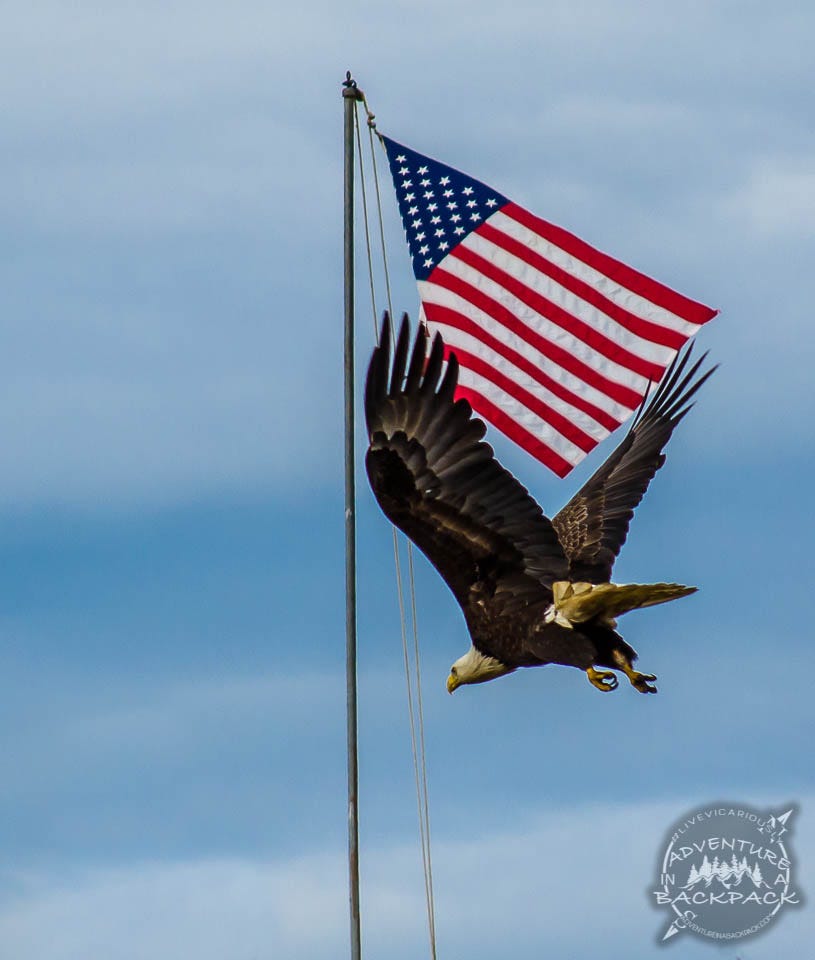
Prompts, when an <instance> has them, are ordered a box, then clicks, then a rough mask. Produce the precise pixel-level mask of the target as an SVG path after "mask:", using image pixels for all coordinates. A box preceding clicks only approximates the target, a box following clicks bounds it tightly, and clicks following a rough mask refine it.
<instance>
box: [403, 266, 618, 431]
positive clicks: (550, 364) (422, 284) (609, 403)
mask: <svg viewBox="0 0 815 960" xmlns="http://www.w3.org/2000/svg"><path fill="white" fill-rule="evenodd" d="M446 267H447V263H446V262H445V264H444V268H445V269H446ZM418 286H419V296H420V298H421V302H422V303H423V304H424V303H432V304H436V305H437V306H440V307H447V308H448V309H450V310H454V311H455V312H456V313H459V314H462V315H463V316H465V317H467V318H468V319H469V320H471V321H472V322H473V323H474V324H475V325H476V326H478V327H480V328H481V329H482V330H484V332H485V333H488V334H489V335H490V336H491V337H494V338H495V339H496V340H499V341H500V342H501V343H503V344H504V345H505V346H507V347H509V348H510V349H511V350H512V351H514V352H515V353H518V354H520V355H521V356H522V357H523V358H524V359H525V360H528V361H529V362H530V363H531V364H533V365H534V366H535V367H539V368H540V369H541V370H545V371H546V373H547V374H548V376H550V377H551V378H552V379H553V380H556V381H557V382H558V383H559V384H561V385H562V386H563V387H564V388H565V389H566V390H568V391H569V392H570V393H573V394H575V395H576V396H579V397H582V398H583V399H584V400H586V401H588V402H589V403H591V404H594V406H595V407H599V408H600V409H601V410H604V411H605V412H606V413H608V414H609V416H611V417H613V418H614V419H615V420H616V421H617V422H618V423H623V422H624V421H625V420H627V419H628V417H629V416H630V415H631V411H632V409H633V408H631V407H625V406H623V405H622V404H621V403H617V401H615V400H612V399H611V397H607V396H606V394H604V393H603V392H602V391H601V390H598V389H597V388H596V387H593V386H592V385H591V384H589V383H586V381H585V380H582V379H581V378H580V377H578V376H575V375H574V374H573V373H570V372H569V371H568V370H564V369H563V367H561V366H559V365H558V364H557V363H555V361H554V360H551V359H550V358H549V357H546V356H544V355H543V354H542V353H541V352H540V351H539V350H537V349H536V348H535V347H533V346H532V344H530V343H528V342H527V341H526V340H524V339H522V338H521V337H519V336H518V335H517V334H516V333H514V332H513V331H512V330H508V329H507V328H506V327H505V326H504V325H503V324H502V323H499V322H498V321H497V320H495V319H494V318H493V317H491V316H490V315H489V314H488V313H485V312H484V311H483V310H480V309H479V308H478V307H476V306H474V305H473V304H472V303H470V301H469V300H465V299H464V297H462V296H460V295H459V294H457V293H454V292H453V291H452V290H448V289H447V288H446V287H440V286H438V284H435V283H430V282H429V281H427V280H420V281H419V283H418ZM422 315H423V314H422ZM447 329H450V328H449V327H448V328H447ZM445 339H447V338H446V337H445Z"/></svg>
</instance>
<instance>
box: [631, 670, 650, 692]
mask: <svg viewBox="0 0 815 960" xmlns="http://www.w3.org/2000/svg"><path fill="white" fill-rule="evenodd" d="M628 679H629V680H630V681H631V686H632V687H634V688H635V689H636V690H639V692H640V693H656V692H657V688H656V687H655V686H654V685H653V684H651V683H649V682H648V681H649V680H656V677H655V676H654V675H653V673H637V671H636V670H632V671H631V673H629V675H628Z"/></svg>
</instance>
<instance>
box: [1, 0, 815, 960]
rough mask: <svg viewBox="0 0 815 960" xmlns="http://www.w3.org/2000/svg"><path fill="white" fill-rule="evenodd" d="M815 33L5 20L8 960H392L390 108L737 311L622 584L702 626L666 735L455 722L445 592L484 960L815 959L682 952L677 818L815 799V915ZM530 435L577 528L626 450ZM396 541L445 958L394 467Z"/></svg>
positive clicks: (415, 887)
mask: <svg viewBox="0 0 815 960" xmlns="http://www.w3.org/2000/svg"><path fill="white" fill-rule="evenodd" d="M814 31H815V11H813V8H812V5H811V4H809V3H805V2H802V0H798V2H784V0H782V2H780V3H777V4H774V5H772V6H771V5H768V4H766V3H755V2H751V0H741V2H738V3H736V2H732V0H707V2H701V0H699V2H694V0H691V2H688V3H684V4H681V5H677V4H675V3H668V2H664V0H655V2H652V3H649V4H647V5H646V4H642V3H635V2H632V0H617V2H613V3H612V2H610V0H608V2H607V0H571V2H565V0H564V2H543V3H541V2H536V3H528V2H519V3H516V4H512V5H510V6H508V7H506V8H503V9H501V10H499V9H498V7H496V6H495V5H494V4H487V3H484V2H483V0H468V2H467V3H466V4H465V3H463V2H459V0H453V2H449V3H446V4H438V3H436V4H432V5H431V4H430V3H426V2H421V0H417V2H414V3H411V4H409V5H408V4H404V3H401V2H394V3H391V4H375V3H370V2H368V3H356V4H344V5H340V4H328V3H323V2H314V0H306V2H304V3H301V4H296V5H289V6H287V8H286V10H285V12H282V11H281V10H280V8H279V7H276V6H275V5H272V4H263V3H259V2H250V0H237V2H235V3H232V4H230V5H224V4H219V3H213V2H211V0H200V2H197V3H191V2H188V0H178V2H169V3H167V2H161V3H158V2H155V0H141V2H140V3H138V4H136V3H126V2H113V3H107V4H95V3H90V2H86V3H83V4H75V5H69V4H64V3H56V2H48V0H41V2H39V3H37V4H29V5H24V4H19V3H17V4H15V3H12V4H11V5H10V6H8V8H7V9H5V10H4V15H3V30H2V33H1V34H0V90H2V94H0V437H2V440H3V445H4V449H5V457H4V458H3V467H2V469H0V558H1V559H2V570H3V574H4V575H3V588H2V591H1V592H0V744H1V745H0V764H2V777H0V783H1V784H2V787H1V788H0V824H2V828H0V851H2V857H0V956H3V957H9V958H14V960H17V958H21V960H79V958H82V960H84V958H88V957H105V958H106V960H142V958H145V960H146V958H150V960H174V958H177V957H179V956H194V957H196V958H197V960H216V958H218V960H220V958H225V957H229V958H230V960H267V958H270V960H271V958H281V957H297V958H302V960H328V958H336V957H341V956H345V955H347V950H348V947H347V943H348V921H347V892H346V867H345V846H346V801H345V689H344V657H345V652H344V642H345V638H344V596H343V587H344V574H343V488H342V477H343V468H342V370H341V342H342V247H341V241H342V235H341V233H342V222H341V215H342V103H341V97H340V89H341V81H342V79H343V78H344V76H345V71H346V69H351V70H352V71H353V72H354V75H355V77H356V78H357V80H358V82H359V85H360V86H361V87H362V88H363V89H364V90H365V92H366V94H367V96H368V99H369V102H370V104H371V107H372V109H373V110H374V112H375V113H376V116H377V122H378V124H379V127H380V129H381V130H382V131H383V132H384V133H387V134H388V135H389V136H392V137H393V138H394V139H396V140H398V141H400V142H404V143H406V144H409V145H410V146H412V147H413V148H415V149H416V150H418V151H420V152H423V153H426V154H428V155H431V156H434V157H437V158H438V159H440V160H442V161H443V162H445V163H448V164H450V165H452V166H454V167H457V168H458V169H462V170H464V171H466V172H467V173H469V174H471V175H472V176H474V177H476V178H477V179H479V180H482V181H484V182H486V183H489V184H491V185H492V186H494V187H495V188H496V189H497V190H500V191H501V192H502V193H503V194H505V195H507V196H509V197H511V198H512V199H513V200H515V201H517V202H518V203H521V204H522V205H523V206H525V207H527V209H530V210H532V211H534V212H535V213H537V214H539V215H540V216H542V217H544V218H546V219H548V220H551V221H553V222H555V223H558V224H561V225H562V226H565V227H566V228H568V229H570V230H572V231H573V232H575V233H577V234H578V235H580V236H582V237H583V238H585V239H586V240H588V241H589V242H591V243H593V244H595V245H596V246H598V247H600V248H601V249H603V250H606V251H608V252H610V253H612V254H614V255H615V256H617V257H619V258H620V259H622V260H625V261H626V262H628V263H631V264H632V265H633V266H635V267H637V268H638V269H640V270H642V271H644V272H646V273H649V274H651V275H653V276H655V277H657V278H658V279H660V280H662V281H663V282H665V283H667V284H669V285H671V286H673V287H676V288H677V289H679V290H681V291H682V292H683V293H685V294H686V295H688V296H691V297H693V298H694V299H697V300H701V301H703V302H705V303H708V304H710V305H712V306H714V307H716V308H718V309H719V310H720V311H721V312H720V315H719V316H718V317H717V318H716V319H715V320H714V321H713V322H712V323H710V324H709V325H708V326H707V327H706V328H705V329H704V330H703V331H702V332H701V333H700V334H699V336H698V338H697V339H698V341H699V344H700V346H702V347H703V348H704V349H709V350H710V356H711V360H712V361H715V362H718V363H720V364H721V368H720V370H719V372H718V373H717V374H716V375H715V377H714V378H713V379H712V380H711V381H710V382H709V383H708V384H707V385H706V386H705V388H704V390H703V393H702V394H701V395H700V397H699V401H698V404H697V406H696V407H695V409H694V410H693V412H692V413H691V414H690V415H689V416H688V418H687V419H686V420H685V421H684V422H683V424H682V426H681V428H680V430H679V431H678V432H677V434H676V435H675V436H674V438H673V439H672V441H671V444H670V448H669V458H668V463H667V465H666V467H665V468H664V469H663V470H662V471H661V472H660V474H659V475H658V477H657V479H656V480H655V482H654V484H653V485H652V487H651V489H650V490H649V493H648V494H647V496H646V498H645V500H644V502H643V504H642V505H641V507H640V508H639V510H638V512H637V516H636V518H635V521H634V523H633V525H632V529H631V536H630V538H629V542H628V543H627V544H626V546H625V548H624V550H623V553H622V555H621V557H620V560H619V562H618V564H617V566H616V568H615V576H616V579H617V580H619V581H623V582H625V581H636V580H640V581H642V580H674V581H678V582H684V583H693V584H697V585H698V586H699V587H700V590H699V593H698V594H696V595H694V596H693V597H691V598H689V599H687V600H683V601H682V602H681V603H676V604H673V605H671V607H665V608H656V609H653V610H647V611H641V612H638V613H634V614H632V615H631V616H630V617H629V618H626V620H625V621H624V622H623V624H622V626H623V627H624V631H623V632H624V635H625V636H626V638H627V639H628V641H629V642H630V643H632V645H633V646H634V647H635V648H636V649H637V650H638V651H639V653H640V658H641V659H640V663H641V665H642V668H643V669H644V670H647V671H648V672H653V673H655V674H657V675H658V676H659V680H660V682H659V688H660V692H659V695H658V696H656V697H642V696H640V695H638V694H636V692H635V691H634V690H632V689H631V688H629V687H628V686H627V685H626V687H625V688H623V686H622V685H621V686H620V689H618V690H617V691H616V693H614V694H611V695H609V696H602V695H600V694H599V693H597V692H596V691H595V690H593V689H592V687H591V686H590V685H589V684H588V683H587V682H586V679H585V677H584V676H583V675H582V674H581V673H579V672H578V671H576V670H568V669H566V668H560V667H550V668H545V669H542V670H529V671H522V672H520V673H518V674H515V675H512V676H510V677H507V678H503V679H501V680H499V681H496V682H494V683H490V684H486V685H483V686H480V687H474V688H471V689H467V688H464V689H461V690H459V691H458V692H457V693H456V694H455V696H454V697H449V696H448V694H447V692H446V690H445V687H444V681H445V678H446V675H447V670H448V668H449V665H450V663H451V662H452V661H453V660H454V659H456V658H457V657H458V656H459V655H460V654H461V653H463V652H464V650H465V649H466V647H467V643H468V639H467V635H466V630H465V627H464V623H463V620H462V617H461V614H460V612H459V610H458V608H457V607H456V605H455V603H454V601H453V599H452V597H451V595H450V594H449V593H448V592H447V590H446V587H445V586H444V584H443V583H441V581H440V580H439V578H438V576H437V575H436V574H435V572H434V571H433V570H432V569H431V568H430V567H429V565H428V564H427V563H425V562H424V560H423V559H422V558H419V559H417V591H418V609H419V629H420V636H421V643H422V657H423V676H424V709H425V722H426V737H427V753H428V776H429V786H430V809H431V818H432V837H433V866H434V878H435V886H436V899H437V908H436V909H437V932H438V941H439V954H438V955H439V957H440V958H445V957H448V958H452V957H461V956H467V957H469V958H471V960H488V958H490V960H491V958H494V957H495V956H498V955H502V954H504V953H505V952H508V951H509V949H511V951H512V955H513V956H514V957H516V958H518V960H532V958H536V960H537V958H539V957H542V956H546V955H551V956H558V957H564V958H569V960H584V958H585V960H588V958H592V960H596V958H597V957H599V956H602V957H603V958H604V960H622V958H626V960H646V958H655V957H659V956H666V957H670V956H674V957H677V956H680V955H681V956H682V958H683V960H685V958H687V960H704V958H713V960H736V958H737V957H738V958H740V960H769V958H774V957H777V956H795V955H797V956H803V955H806V952H807V948H808V945H809V944H811V942H812V940H813V937H815V921H813V913H812V909H811V907H809V906H807V905H806V904H805V905H804V906H803V907H798V908H796V909H792V908H789V909H787V910H786V911H785V912H783V913H782V914H781V916H780V917H779V919H778V922H777V924H775V925H774V926H773V927H772V928H771V929H770V930H769V931H768V932H766V933H764V934H762V935H761V936H758V937H754V938H752V939H748V940H745V941H743V942H742V943H739V944H737V945H735V946H733V947H728V946H725V947H719V946H718V945H715V944H712V943H709V942H707V941H700V940H695V939H694V940H692V939H688V938H687V937H685V936H683V937H677V938H675V939H674V940H673V941H671V942H670V943H669V944H667V945H665V946H659V945H658V943H657V941H658V938H659V936H661V933H662V931H663V930H664V929H665V927H666V925H667V924H666V915H665V913H664V912H657V911H656V909H655V908H654V907H653V906H652V904H651V902H650V900H649V894H648V891H649V890H650V889H651V888H652V886H653V883H654V880H655V878H656V864H657V861H658V859H659V856H660V852H661V846H662V845H663V844H664V841H665V835H666V831H667V830H668V828H669V826H670V825H671V823H673V822H674V821H675V820H677V819H679V818H680V817H681V816H682V815H683V814H684V813H685V812H687V811H688V810H690V809H692V808H694V807H697V806H700V805H702V804H705V803H713V802H715V801H719V800H730V801H733V802H741V803H745V804H749V805H752V806H756V807H761V808H772V809H780V808H781V807H784V806H785V805H786V806H789V805H792V804H795V805H796V807H797V811H798V812H797V813H796V816H795V818H794V823H793V832H792V841H791V846H792V849H793V852H794V854H795V856H796V862H797V865H798V875H799V878H800V882H799V884H798V886H799V887H800V889H801V890H802V891H803V893H804V895H805V897H806V895H809V896H810V897H811V896H814V895H815V881H813V880H812V877H813V876H814V875H815V874H813V867H815V777H813V767H812V762H811V759H810V758H811V737H812V734H811V731H812V693H811V678H810V677H809V666H810V648H811V642H812V637H811V627H810V622H811V617H810V616H809V610H808V604H809V599H810V595H811V585H810V582H809V581H810V567H811V556H810V555H811V547H810V544H811V542H812V538H813V533H815V530H813V518H812V513H811V508H810V506H809V504H810V494H811V489H810V484H811V481H810V470H811V468H812V462H813V453H815V437H814V436H813V426H812V419H811V417H812V411H813V399H815V397H813V386H812V373H811V371H812V368H813V360H815V356H813V354H814V353H815V350H814V348H815V336H813V333H812V328H811V320H812V318H811V313H810V306H809V303H810V300H811V292H810V274H811V265H812V263H813V255H814V254H815V159H813V156H814V154H813V147H815V132H814V131H813V127H812V122H811V91H812V89H813V85H814V84H815V63H813V60H812V53H811V37H812V36H813V32H814ZM384 169H385V167H384V164H382V165H381V166H380V170H381V171H384ZM382 198H383V205H384V212H385V233H386V238H387V244H388V250H389V258H390V264H391V278H392V284H393V300H394V307H395V309H397V310H400V311H401V310H402V309H406V310H408V311H409V312H411V313H412V314H413V315H415V313H416V308H417V295H416V290H415V285H414V283H413V279H412V275H411V271H410V264H409V258H408V253H407V249H406V246H405V244H404V242H403V238H402V234H401V226H400V224H399V219H398V213H397V209H396V201H395V197H394V196H393V194H392V193H391V192H389V187H388V184H386V183H385V184H383V197H382ZM358 236H359V232H358ZM358 253H359V256H360V261H359V262H360V274H359V289H358V301H357V306H358V309H357V324H358V325H357V341H356V344H357V372H358V376H359V377H360V378H361V377H362V375H363V373H364V369H365V365H366V363H367V358H368V355H369V353H370V349H371V346H372V343H373V316H372V311H371V306H370V303H369V301H368V298H367V290H366V287H365V275H364V272H362V269H361V265H362V260H361V257H362V254H363V249H362V247H361V245H360V246H359V250H358ZM377 281H378V283H377V296H378V304H377V309H379V308H381V306H382V305H383V302H384V301H383V299H382V284H381V282H380V281H381V278H380V277H379V276H378V277H377ZM358 401H359V398H358ZM357 410H358V412H359V411H360V404H359V402H358V403H357ZM490 440H491V442H493V444H494V446H495V449H496V453H497V455H498V456H499V457H500V459H501V461H502V462H503V463H504V464H505V465H506V466H507V467H508V468H509V469H511V470H512V471H513V472H514V473H515V474H516V475H517V476H518V477H519V478H520V479H521V480H522V482H523V483H524V484H525V485H526V486H527V487H528V488H529V489H530V490H531V492H532V493H533V494H534V495H535V496H536V497H537V498H538V499H539V501H540V502H541V504H542V505H543V507H544V509H545V510H546V511H547V512H549V513H550V514H551V513H553V512H555V511H556V510H557V509H558V508H559V507H560V505H561V504H563V503H565V502H566V500H567V499H568V498H569V497H570V496H571V494H572V493H573V492H574V491H575V490H576V489H577V487H578V486H579V484H580V483H581V482H582V480H584V479H585V478H586V477H587V476H588V475H589V474H590V472H591V471H593V470H594V469H595V468H596V467H597V465H598V464H599V463H600V462H601V461H602V458H603V457H604V456H605V455H606V454H607V453H608V452H609V451H610V450H611V449H612V448H613V446H614V444H615V443H616V442H617V437H613V438H611V439H610V440H609V441H607V442H606V443H605V444H604V445H603V446H602V447H601V448H600V449H598V450H596V451H595V452H594V453H593V455H591V456H590V457H589V458H588V459H587V461H586V462H585V463H584V464H582V465H581V466H580V467H579V468H578V469H577V470H575V471H574V473H573V475H572V476H571V477H570V478H568V479H566V480H564V481H560V480H557V479H556V478H555V477H554V476H553V475H551V474H547V473H546V472H545V470H544V469H543V468H542V467H541V466H540V465H538V464H537V463H536V462H535V461H533V460H532V459H531V458H530V457H528V456H527V455H526V454H524V453H523V452H522V451H518V450H515V449H513V448H512V447H511V446H510V444H509V443H508V442H507V441H506V440H504V438H502V437H501V436H500V435H497V434H496V433H495V432H494V431H491V433H490ZM357 448H358V452H359V453H361V452H362V451H363V449H364V438H363V437H362V436H359V437H358V442H357ZM358 528H359V657H360V662H359V685H360V692H359V696H360V777H361V782H360V788H361V800H360V805H361V841H362V853H361V866H362V882H363V890H362V909H363V940H364V948H365V952H366V955H367V956H377V957H388V958H393V960H400V958H408V957H410V958H415V957H420V956H423V955H427V933H426V929H425V927H424V912H423V911H424V903H423V886H422V877H421V869H420V856H419V841H418V831H417V817H416V809H415V796H414V787H413V780H412V776H413V773H412V760H411V754H410V740H409V728H408V724H407V714H406V703H405V684H404V676H403V672H402V661H401V657H402V654H401V645H400V640H399V619H398V608H397V600H396V587H395V580H394V573H393V558H392V552H391V551H392V547H391V533H390V528H389V527H388V525H387V523H386V521H385V520H384V518H383V516H382V515H381V513H380V512H379V511H378V508H377V506H376V504H375V502H374V500H373V497H372V495H371V494H370V491H369V490H368V488H367V484H366V482H365V478H364V474H362V473H360V474H359V476H358ZM679 943H681V946H678V944H679Z"/></svg>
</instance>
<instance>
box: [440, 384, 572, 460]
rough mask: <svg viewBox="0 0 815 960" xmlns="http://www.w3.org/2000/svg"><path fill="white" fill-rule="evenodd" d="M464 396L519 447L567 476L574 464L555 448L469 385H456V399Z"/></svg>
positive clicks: (478, 411)
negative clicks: (524, 427) (521, 425)
mask: <svg viewBox="0 0 815 960" xmlns="http://www.w3.org/2000/svg"><path fill="white" fill-rule="evenodd" d="M462 397H463V398H464V399H465V400H467V402H468V403H469V404H470V406H471V407H472V408H473V410H475V411H476V413H479V414H480V415H481V416H482V417H484V418H485V419H486V420H489V422H490V423H491V424H492V425H493V426H494V427H497V428H498V429H499V430H500V431H501V433H504V434H506V435H507V436H508V437H509V439H510V440H514V441H515V443H517V444H518V446H519V447H523V449H524V450H526V452H527V453H531V454H532V456H533V457H534V458H535V459H536V460H540V462H541V463H542V464H543V465H544V466H546V467H548V468H549V469H550V470H551V471H552V472H553V473H556V474H557V475H558V476H559V477H565V476H566V475H567V474H568V473H569V472H570V471H571V470H572V464H571V463H568V462H567V461H566V460H564V459H563V457H561V456H560V455H559V454H557V453H555V451H554V450H552V449H551V448H549V447H547V446H546V444H545V443H543V441H541V440H538V438H537V437H533V436H532V434H531V433H529V432H528V431H526V430H524V429H523V427H519V426H518V424H517V423H516V422H515V421H514V420H512V419H511V418H510V417H508V416H507V415H506V414H505V413H504V412H503V411H502V410H499V409H498V407H496V406H495V405H494V404H492V403H490V401H489V400H487V399H486V398H485V397H482V396H481V394H480V393H476V391H475V390H470V389H469V388H468V387H462V386H461V385H460V384H459V386H458V387H456V399H459V398H462Z"/></svg>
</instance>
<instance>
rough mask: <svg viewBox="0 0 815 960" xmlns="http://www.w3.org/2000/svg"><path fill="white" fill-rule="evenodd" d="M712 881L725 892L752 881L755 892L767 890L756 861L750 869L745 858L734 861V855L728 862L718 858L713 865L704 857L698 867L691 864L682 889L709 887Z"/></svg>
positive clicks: (767, 885) (714, 859) (767, 886)
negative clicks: (686, 880)
mask: <svg viewBox="0 0 815 960" xmlns="http://www.w3.org/2000/svg"><path fill="white" fill-rule="evenodd" d="M714 881H716V882H718V884H720V885H721V886H722V887H724V888H725V889H726V890H731V889H733V888H734V887H738V886H740V885H741V884H742V883H743V882H745V883H746V882H748V881H752V884H753V886H754V887H755V889H756V890H761V889H762V888H767V889H769V884H767V883H765V882H764V878H763V877H762V875H761V867H760V866H759V865H758V861H755V862H754V864H753V866H752V867H751V866H750V865H749V864H748V863H747V857H742V859H741V861H739V860H737V859H736V855H735V853H734V854H733V856H732V857H731V859H730V860H721V861H720V860H719V858H718V857H714V858H713V863H711V862H710V860H708V858H707V855H705V857H704V858H703V860H702V863H701V865H700V866H699V867H697V866H696V864H691V868H690V872H689V874H688V882H687V883H686V884H685V885H684V887H683V888H682V889H683V890H693V889H695V888H697V887H701V886H705V887H709V886H710V885H711V884H712V883H714Z"/></svg>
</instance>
